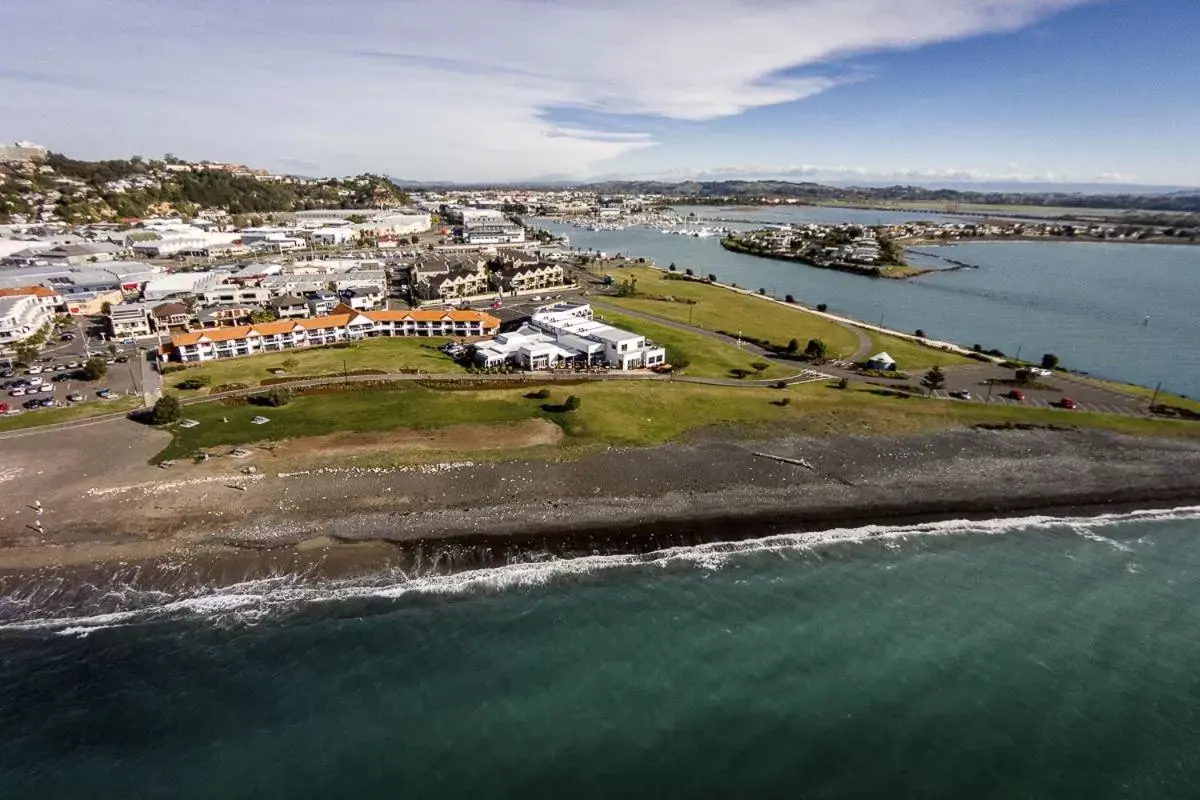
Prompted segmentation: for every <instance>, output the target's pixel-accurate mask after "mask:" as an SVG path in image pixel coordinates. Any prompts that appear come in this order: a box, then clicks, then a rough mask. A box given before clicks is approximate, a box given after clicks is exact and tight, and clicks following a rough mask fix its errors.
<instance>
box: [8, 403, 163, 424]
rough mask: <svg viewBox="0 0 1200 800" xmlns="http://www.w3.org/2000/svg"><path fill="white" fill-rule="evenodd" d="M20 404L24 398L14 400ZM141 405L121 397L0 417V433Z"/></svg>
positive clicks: (123, 410)
mask: <svg viewBox="0 0 1200 800" xmlns="http://www.w3.org/2000/svg"><path fill="white" fill-rule="evenodd" d="M14 399H15V400H16V401H17V402H20V401H21V400H23V399H24V398H20V397H18V398H14ZM141 405H142V398H141V397H121V398H117V399H114V400H92V401H89V402H86V403H78V404H76V405H73V406H70V407H69V408H47V409H43V410H41V411H26V412H25V413H24V414H20V415H18V416H15V417H0V433H2V432H4V431H16V430H23V429H25V428H35V427H37V426H39V425H53V424H55V423H57V422H74V421H75V420H78V419H86V418H88V417H98V416H103V415H104V414H115V413H117V412H125V411H132V410H133V409H135V408H139V407H140V406H141Z"/></svg>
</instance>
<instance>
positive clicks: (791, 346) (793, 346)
mask: <svg viewBox="0 0 1200 800" xmlns="http://www.w3.org/2000/svg"><path fill="white" fill-rule="evenodd" d="M787 351H788V352H789V353H791V354H793V355H795V354H796V353H799V352H800V340H799V339H792V340H791V341H790V342H788V343H787Z"/></svg>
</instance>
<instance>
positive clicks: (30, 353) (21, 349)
mask: <svg viewBox="0 0 1200 800" xmlns="http://www.w3.org/2000/svg"><path fill="white" fill-rule="evenodd" d="M16 351H17V361H20V362H23V363H25V364H32V363H33V361H34V359H36V358H37V357H38V353H40V352H41V350H39V349H38V346H37V345H36V344H32V343H30V342H20V343H18V344H17V346H16Z"/></svg>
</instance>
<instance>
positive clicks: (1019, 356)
mask: <svg viewBox="0 0 1200 800" xmlns="http://www.w3.org/2000/svg"><path fill="white" fill-rule="evenodd" d="M1024 346H1025V345H1023V344H1019V345H1017V354H1016V356H1014V357H1013V361H1020V360H1021V348H1022V347H1024Z"/></svg>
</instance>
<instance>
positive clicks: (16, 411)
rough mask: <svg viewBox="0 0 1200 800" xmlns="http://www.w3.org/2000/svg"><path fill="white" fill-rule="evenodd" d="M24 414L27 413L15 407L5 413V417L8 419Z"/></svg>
mask: <svg viewBox="0 0 1200 800" xmlns="http://www.w3.org/2000/svg"><path fill="white" fill-rule="evenodd" d="M23 413H25V412H24V411H22V410H21V409H19V408H15V407H14V408H10V409H8V410H7V411H5V412H4V416H6V417H15V416H16V415H17V414H23Z"/></svg>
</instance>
